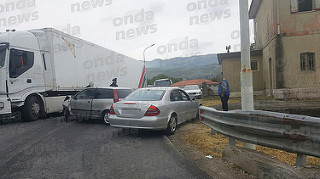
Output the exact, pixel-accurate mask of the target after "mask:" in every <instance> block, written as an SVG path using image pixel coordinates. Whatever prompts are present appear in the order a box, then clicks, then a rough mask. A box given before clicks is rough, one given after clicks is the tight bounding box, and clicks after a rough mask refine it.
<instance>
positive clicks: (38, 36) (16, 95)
mask: <svg viewBox="0 0 320 179" xmlns="http://www.w3.org/2000/svg"><path fill="white" fill-rule="evenodd" d="M113 78H117V79H118V85H119V86H120V87H130V88H141V87H144V86H145V84H146V83H145V67H144V64H143V63H142V62H140V61H138V60H135V59H132V58H129V57H127V56H125V55H122V54H120V53H117V52H114V51H112V50H109V49H106V48H103V47H101V46H98V45H96V44H93V43H90V42H87V41H85V40H82V39H79V38H77V37H74V36H71V35H69V34H66V33H63V32H60V31H57V30H55V29H52V28H44V29H36V30H28V31H14V30H12V31H7V32H5V33H1V34H0V119H1V120H7V119H11V118H13V117H15V114H17V113H18V114H21V116H22V119H23V120H25V121H33V120H37V119H39V118H40V117H45V116H46V114H50V113H56V112H61V111H62V110H63V109H62V103H63V101H64V100H65V98H66V96H68V95H73V94H75V93H76V92H78V91H80V90H82V89H84V88H86V87H87V86H88V85H89V84H92V83H93V84H94V86H95V87H105V86H109V85H110V84H111V82H112V79H113ZM20 112H21V113H20Z"/></svg>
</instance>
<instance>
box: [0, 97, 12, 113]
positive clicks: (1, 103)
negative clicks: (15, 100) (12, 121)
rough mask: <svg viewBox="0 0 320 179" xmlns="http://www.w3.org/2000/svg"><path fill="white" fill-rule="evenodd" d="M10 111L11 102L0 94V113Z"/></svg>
mask: <svg viewBox="0 0 320 179" xmlns="http://www.w3.org/2000/svg"><path fill="white" fill-rule="evenodd" d="M10 113H11V102H10V101H9V100H8V98H7V97H4V96H2V95H1V96H0V115H9V114H10Z"/></svg>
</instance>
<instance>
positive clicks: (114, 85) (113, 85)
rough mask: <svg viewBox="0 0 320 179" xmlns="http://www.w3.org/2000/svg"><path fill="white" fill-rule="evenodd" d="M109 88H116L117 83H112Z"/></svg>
mask: <svg viewBox="0 0 320 179" xmlns="http://www.w3.org/2000/svg"><path fill="white" fill-rule="evenodd" d="M110 87H118V85H117V83H112V84H111V85H110Z"/></svg>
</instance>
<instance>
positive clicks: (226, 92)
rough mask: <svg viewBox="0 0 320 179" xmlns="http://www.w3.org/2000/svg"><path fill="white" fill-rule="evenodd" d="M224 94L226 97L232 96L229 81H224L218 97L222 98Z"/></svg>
mask: <svg viewBox="0 0 320 179" xmlns="http://www.w3.org/2000/svg"><path fill="white" fill-rule="evenodd" d="M222 94H224V95H225V96H230V87H229V83H228V81H227V80H223V81H222V82H221V83H220V84H219V87H218V95H219V96H221V95H222Z"/></svg>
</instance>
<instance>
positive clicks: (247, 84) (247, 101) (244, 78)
mask: <svg viewBox="0 0 320 179" xmlns="http://www.w3.org/2000/svg"><path fill="white" fill-rule="evenodd" d="M248 7H249V6H248V0H239V8H240V32H241V72H240V74H241V75H240V76H241V105H242V110H244V111H253V110H254V105H253V82H252V70H251V60H250V34H249V12H248ZM244 146H245V147H246V148H249V149H253V150H255V149H256V145H254V144H248V143H245V144H244Z"/></svg>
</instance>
